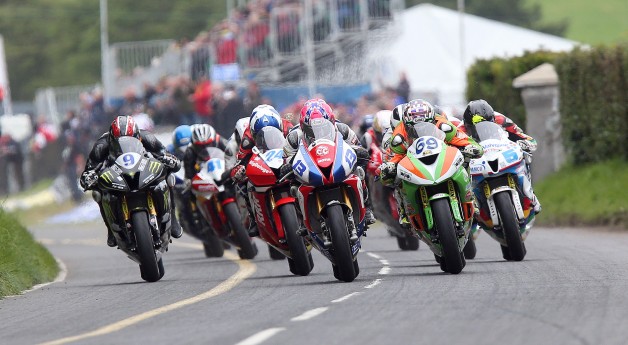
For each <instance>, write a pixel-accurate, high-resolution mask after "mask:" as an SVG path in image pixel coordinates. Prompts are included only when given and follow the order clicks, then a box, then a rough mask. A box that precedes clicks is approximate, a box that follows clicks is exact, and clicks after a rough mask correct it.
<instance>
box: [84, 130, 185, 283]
mask: <svg viewBox="0 0 628 345" xmlns="http://www.w3.org/2000/svg"><path fill="white" fill-rule="evenodd" d="M111 158H112V161H113V163H112V164H105V165H101V166H100V167H98V170H97V171H98V188H97V190H94V191H93V192H92V197H93V198H94V200H95V201H96V202H98V203H102V207H103V210H104V213H105V218H106V219H107V223H108V224H109V227H110V228H111V230H112V232H113V235H114V236H115V238H116V241H117V242H118V248H119V249H121V250H122V251H123V252H125V253H126V254H127V255H128V257H129V258H130V259H131V260H133V261H135V262H136V263H138V264H139V265H140V274H141V277H142V279H144V280H146V281H148V282H155V281H158V280H159V279H161V278H162V277H163V276H164V265H163V258H162V256H163V253H165V252H166V251H168V244H169V243H170V226H171V218H170V208H171V207H172V205H171V203H170V200H171V199H170V191H169V188H168V186H173V185H174V176H173V175H172V174H170V173H169V169H168V168H167V167H166V166H164V164H163V163H161V162H160V161H158V160H157V159H155V158H154V157H153V156H152V155H151V154H150V153H149V152H147V151H146V150H145V149H144V146H143V145H142V143H141V142H140V141H139V140H138V139H136V138H134V137H121V138H120V139H118V140H117V142H116V143H114V144H112V147H111Z"/></svg>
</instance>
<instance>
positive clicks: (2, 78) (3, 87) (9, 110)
mask: <svg viewBox="0 0 628 345" xmlns="http://www.w3.org/2000/svg"><path fill="white" fill-rule="evenodd" d="M0 96H1V97H0V103H2V108H4V109H3V110H4V111H3V114H6V115H13V106H12V104H11V89H10V88H9V73H8V70H7V60H6V56H5V54H4V39H3V38H2V35H0Z"/></svg>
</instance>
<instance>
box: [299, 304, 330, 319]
mask: <svg viewBox="0 0 628 345" xmlns="http://www.w3.org/2000/svg"><path fill="white" fill-rule="evenodd" d="M327 309H329V307H320V308H315V309H311V310H308V311H306V312H305V313H303V314H301V315H299V316H295V317H293V318H292V319H290V321H305V320H309V319H311V318H314V317H317V316H319V315H320V314H322V313H324V312H326V311H327Z"/></svg>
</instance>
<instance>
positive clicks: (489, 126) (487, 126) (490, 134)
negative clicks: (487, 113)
mask: <svg viewBox="0 0 628 345" xmlns="http://www.w3.org/2000/svg"><path fill="white" fill-rule="evenodd" d="M475 131H476V132H477V134H478V139H479V140H480V141H484V140H488V139H503V134H502V133H503V130H502V128H501V126H500V125H498V124H496V123H494V122H489V121H482V122H479V123H477V124H476V125H475Z"/></svg>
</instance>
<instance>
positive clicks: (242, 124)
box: [233, 117, 249, 144]
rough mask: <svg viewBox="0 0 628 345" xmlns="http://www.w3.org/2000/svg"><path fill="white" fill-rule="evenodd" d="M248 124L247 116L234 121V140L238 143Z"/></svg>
mask: <svg viewBox="0 0 628 345" xmlns="http://www.w3.org/2000/svg"><path fill="white" fill-rule="evenodd" d="M248 125H249V118H248V117H243V118H241V119H239V120H238V122H236V125H235V131H234V132H233V133H234V134H235V138H236V142H237V143H238V144H239V143H240V142H241V141H242V137H243V136H244V132H245V131H246V126H248Z"/></svg>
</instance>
